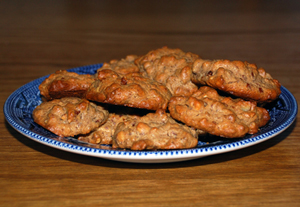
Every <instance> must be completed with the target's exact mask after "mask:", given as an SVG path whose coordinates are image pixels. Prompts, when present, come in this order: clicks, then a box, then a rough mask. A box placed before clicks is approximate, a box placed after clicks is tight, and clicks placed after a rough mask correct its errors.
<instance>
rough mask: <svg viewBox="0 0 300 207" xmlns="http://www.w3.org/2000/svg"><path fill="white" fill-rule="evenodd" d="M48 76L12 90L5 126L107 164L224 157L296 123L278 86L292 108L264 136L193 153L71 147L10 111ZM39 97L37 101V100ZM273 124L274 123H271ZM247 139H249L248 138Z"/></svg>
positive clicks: (90, 68) (83, 69) (202, 147)
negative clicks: (101, 160)
mask: <svg viewBox="0 0 300 207" xmlns="http://www.w3.org/2000/svg"><path fill="white" fill-rule="evenodd" d="M101 66H102V63H100V64H94V65H87V66H81V67H77V68H72V69H69V70H68V71H72V72H77V73H79V74H86V73H89V74H93V73H95V72H96V71H97V69H98V68H100V67H101ZM48 76H49V75H47V76H44V77H41V78H38V79H35V80H33V81H31V82H29V83H27V84H25V85H23V86H21V87H20V88H18V89H17V90H15V91H14V92H13V93H12V94H11V95H10V96H9V97H8V98H7V100H6V101H5V103H4V107H3V111H4V115H5V118H6V120H7V122H8V123H9V124H10V125H11V126H12V127H13V128H14V129H15V130H17V131H18V132H19V133H21V134H23V135H24V136H26V137H28V138H30V139H32V140H34V141H37V142H39V143H42V144H44V145H47V146H50V147H53V148H56V149H60V150H64V151H68V152H72V153H76V154H82V155H88V156H93V157H99V158H104V159H110V160H117V161H125V162H137V163H163V162H176V161H184V160H191V159H196V158H200V157H205V156H210V155H215V154H220V153H225V152H229V151H234V150H238V149H242V148H245V147H249V146H252V145H255V144H258V143H260V142H263V141H266V140H268V139H270V138H272V137H274V136H276V135H278V134H279V133H281V132H283V131H284V130H285V129H287V128H288V127H289V126H290V125H291V124H292V123H293V122H294V120H295V119H296V115H297V113H298V105H297V101H296V99H295V98H294V96H293V95H292V94H291V93H290V92H289V91H288V90H287V89H286V88H285V87H283V86H281V91H282V94H281V95H280V98H281V99H284V100H285V101H286V102H287V101H288V102H289V105H290V106H291V107H290V108H289V110H288V112H286V114H285V115H286V117H284V118H283V119H284V122H283V123H282V124H281V125H279V126H277V127H275V128H273V129H271V130H269V131H266V132H264V133H258V134H257V135H252V137H248V138H241V139H234V140H233V139H231V140H229V141H228V142H227V143H221V144H208V145H200V146H197V147H196V148H192V149H180V150H157V151H132V150H120V149H113V150H112V149H100V148H97V147H96V146H92V145H89V144H88V145H85V146H84V145H78V144H74V143H66V141H62V140H58V139H53V138H49V137H45V136H42V135H39V134H37V133H35V132H32V131H30V129H28V128H25V127H24V126H22V125H21V124H20V123H18V121H19V120H16V118H15V117H14V115H15V113H16V112H15V111H14V109H11V108H12V107H11V104H13V103H14V101H15V99H17V98H18V97H19V96H20V94H21V93H23V92H24V91H25V90H28V89H29V88H30V87H31V88H32V85H33V86H36V85H37V84H38V85H39V84H40V83H41V82H42V81H43V80H44V79H45V78H47V77H48ZM38 98H40V97H37V99H38ZM274 123H276V121H275V122H274ZM249 136H250V135H249Z"/></svg>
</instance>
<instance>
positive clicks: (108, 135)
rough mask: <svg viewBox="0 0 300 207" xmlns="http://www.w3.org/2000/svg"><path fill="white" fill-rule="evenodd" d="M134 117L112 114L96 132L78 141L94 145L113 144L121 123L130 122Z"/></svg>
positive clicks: (80, 137) (81, 137)
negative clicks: (117, 128)
mask: <svg viewBox="0 0 300 207" xmlns="http://www.w3.org/2000/svg"><path fill="white" fill-rule="evenodd" d="M130 117H134V116H133V115H126V114H115V113H110V114H109V116H108V119H107V121H106V122H105V123H104V124H103V125H101V126H100V127H99V128H98V129H96V130H95V131H93V132H91V133H89V134H86V135H80V136H79V137H78V140H81V141H84V142H88V143H92V144H112V137H113V135H114V133H115V130H116V127H117V126H118V124H119V123H122V122H124V121H126V120H128V119H129V118H130Z"/></svg>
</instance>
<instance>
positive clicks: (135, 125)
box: [112, 110, 198, 150]
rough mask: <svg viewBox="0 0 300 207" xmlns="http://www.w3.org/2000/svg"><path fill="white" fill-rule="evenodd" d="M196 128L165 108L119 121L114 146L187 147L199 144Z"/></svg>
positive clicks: (139, 147) (133, 148) (148, 148)
mask: <svg viewBox="0 0 300 207" xmlns="http://www.w3.org/2000/svg"><path fill="white" fill-rule="evenodd" d="M197 143H198V133H197V131H196V130H194V129H192V128H190V127H188V126H186V125H182V124H179V123H178V122H176V121H175V120H174V119H172V118H171V117H170V116H169V114H167V113H166V112H164V111H163V110H157V111H156V112H155V113H149V114H147V115H145V116H142V117H135V118H132V119H130V120H128V121H125V122H123V123H119V125H118V126H117V129H116V131H115V134H114V136H113V144H112V147H113V148H125V149H131V150H155V149H185V148H192V147H195V146H197Z"/></svg>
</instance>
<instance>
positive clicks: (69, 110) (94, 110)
mask: <svg viewBox="0 0 300 207" xmlns="http://www.w3.org/2000/svg"><path fill="white" fill-rule="evenodd" d="M107 117H108V111H106V110H105V109H104V108H103V107H101V106H97V105H95V104H94V103H91V102H89V101H87V100H85V99H80V98H76V97H66V98H62V99H55V100H52V101H49V102H43V103H42V104H41V105H39V106H37V107H36V108H35V109H34V111H33V120H34V121H35V122H36V123H37V124H39V125H41V126H42V127H44V128H45V129H48V130H49V131H51V132H53V133H54V134H56V135H58V136H61V137H68V136H75V135H78V134H87V133H90V132H91V131H93V130H95V129H97V128H98V127H99V126H100V125H102V124H103V123H104V122H105V121H106V120H107Z"/></svg>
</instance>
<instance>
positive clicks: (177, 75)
mask: <svg viewBox="0 0 300 207" xmlns="http://www.w3.org/2000/svg"><path fill="white" fill-rule="evenodd" d="M197 58H199V56H198V55H196V54H193V53H190V52H188V53H185V52H183V51H182V50H180V49H170V48H168V47H163V48H160V49H157V50H153V51H150V52H149V53H147V54H146V55H144V56H141V57H139V58H137V59H136V60H135V63H136V65H138V66H139V68H140V70H141V72H142V73H143V74H144V75H145V76H148V77H150V78H151V79H153V80H156V81H158V82H160V83H162V84H164V85H166V86H167V88H168V89H169V90H170V92H171V93H172V95H186V96H188V95H191V94H192V93H193V92H195V91H196V90H197V89H198V87H197V86H196V85H195V84H194V83H192V82H191V75H192V64H193V62H194V61H195V60H196V59H197Z"/></svg>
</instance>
